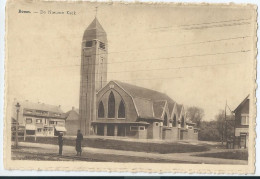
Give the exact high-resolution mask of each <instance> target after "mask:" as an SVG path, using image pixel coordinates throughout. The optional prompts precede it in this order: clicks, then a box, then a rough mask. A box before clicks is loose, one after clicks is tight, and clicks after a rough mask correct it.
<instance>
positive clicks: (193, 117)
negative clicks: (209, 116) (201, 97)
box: [186, 106, 204, 127]
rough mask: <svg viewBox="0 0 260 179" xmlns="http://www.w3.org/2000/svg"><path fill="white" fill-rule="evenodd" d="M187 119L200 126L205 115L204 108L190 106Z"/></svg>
mask: <svg viewBox="0 0 260 179" xmlns="http://www.w3.org/2000/svg"><path fill="white" fill-rule="evenodd" d="M186 117H187V119H188V120H190V121H192V122H194V123H195V124H196V126H197V127H200V124H201V121H202V119H203V117H204V110H203V109H202V108H199V107H195V106H192V107H188V108H187V116H186Z"/></svg>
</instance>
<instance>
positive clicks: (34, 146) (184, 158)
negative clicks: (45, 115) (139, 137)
mask: <svg viewBox="0 0 260 179" xmlns="http://www.w3.org/2000/svg"><path fill="white" fill-rule="evenodd" d="M19 145H20V146H22V147H26V148H23V149H22V150H23V151H25V150H26V151H29V152H32V153H39V148H41V149H42V150H41V152H45V153H55V152H56V153H58V145H51V144H39V143H29V142H19ZM82 149H83V153H86V152H87V153H92V154H106V155H118V156H128V157H142V158H143V157H146V158H151V159H159V160H172V161H181V162H185V163H200V164H236V165H246V164H247V161H245V160H233V159H220V158H210V157H197V156H191V155H194V154H200V153H214V152H221V151H225V150H219V149H214V150H211V151H207V152H193V153H171V154H159V153H146V152H135V151H122V150H112V149H99V148H90V147H83V148H82ZM63 154H64V155H71V156H75V154H76V153H75V147H72V146H63Z"/></svg>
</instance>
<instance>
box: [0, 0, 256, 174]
mask: <svg viewBox="0 0 260 179" xmlns="http://www.w3.org/2000/svg"><path fill="white" fill-rule="evenodd" d="M115 1H118V0H115ZM128 1H129V2H134V0H128ZM142 1H143V2H149V0H142ZM153 1H156V2H186V3H188V2H190V3H192V2H193V3H201V2H205V3H229V2H235V3H250V4H256V5H257V6H259V5H260V1H259V0H233V1H228V0H218V1H213V0H203V1H200V0H153ZM5 4H6V0H1V1H0V99H1V100H0V148H1V149H0V161H1V163H0V175H1V176H83V175H88V176H170V175H180V176H185V175H187V174H180V173H177V174H171V173H164V174H159V173H152V174H151V173H129V172H121V173H120V172H83V171H81V172H65V171H18V170H13V171H8V170H4V168H3V125H4V124H3V121H4V120H3V111H4V110H3V108H4V101H3V99H4V44H5V42H4V40H5V39H4V38H5ZM257 21H259V16H258V17H257ZM258 35H259V29H258V30H257V36H258ZM257 46H259V42H257ZM257 60H258V56H257ZM258 70H260V65H259V63H257V71H258ZM259 82H260V80H259V78H257V83H259ZM256 97H257V98H259V97H260V95H259V90H258V89H257V91H256ZM257 104H259V103H258V102H257ZM259 110H260V107H259V105H257V111H259ZM256 121H258V122H259V116H257V119H256ZM256 131H257V132H260V125H257V126H256ZM255 168H256V172H255V175H257V176H260V138H259V137H257V138H256V166H255ZM195 175H197V176H204V175H208V174H195ZM215 175H216V174H213V175H211V176H215ZM222 176H223V175H222Z"/></svg>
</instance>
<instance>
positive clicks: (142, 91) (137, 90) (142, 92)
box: [115, 81, 175, 104]
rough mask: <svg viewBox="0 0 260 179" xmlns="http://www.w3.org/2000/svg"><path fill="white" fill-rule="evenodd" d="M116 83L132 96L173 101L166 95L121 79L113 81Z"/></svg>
mask: <svg viewBox="0 0 260 179" xmlns="http://www.w3.org/2000/svg"><path fill="white" fill-rule="evenodd" d="M115 82H116V83H117V84H119V85H120V86H121V87H122V88H124V90H126V91H127V92H129V93H130V94H131V96H132V97H140V98H145V99H150V100H152V101H158V100H167V102H168V103H173V104H174V103H175V102H174V101H173V100H172V99H171V98H170V97H169V96H168V95H166V94H164V93H161V92H158V91H155V90H151V89H148V88H144V87H140V86H136V85H132V84H129V83H124V82H121V81H115Z"/></svg>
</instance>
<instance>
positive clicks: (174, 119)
mask: <svg viewBox="0 0 260 179" xmlns="http://www.w3.org/2000/svg"><path fill="white" fill-rule="evenodd" d="M176 122H177V121H176V115H175V114H174V117H173V124H172V126H173V127H176V125H177V124H176Z"/></svg>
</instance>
